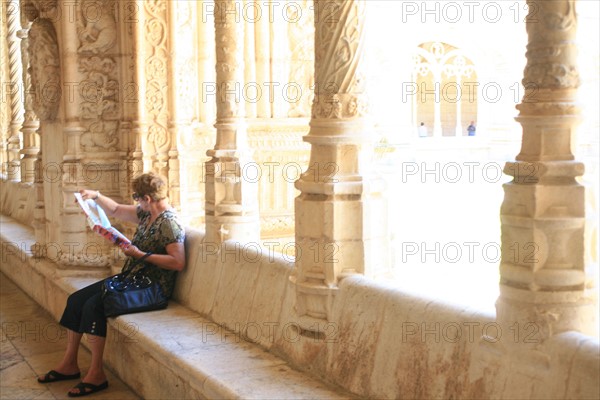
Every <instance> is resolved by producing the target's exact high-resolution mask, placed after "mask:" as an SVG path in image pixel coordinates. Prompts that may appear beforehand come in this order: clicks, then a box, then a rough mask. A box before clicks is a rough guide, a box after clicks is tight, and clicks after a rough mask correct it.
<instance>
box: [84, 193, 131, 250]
mask: <svg viewBox="0 0 600 400" xmlns="http://www.w3.org/2000/svg"><path fill="white" fill-rule="evenodd" d="M73 194H74V195H75V198H76V199H77V202H78V203H79V206H80V207H81V209H82V210H83V212H84V213H85V215H86V217H87V221H88V225H89V226H90V228H91V229H92V230H93V231H94V232H96V233H98V234H100V235H101V236H103V237H104V238H105V239H107V240H110V241H111V242H113V243H115V244H117V245H121V244H129V243H131V241H130V240H129V239H127V237H126V236H125V235H123V234H122V233H121V232H119V231H118V230H117V229H115V228H113V227H112V226H111V224H110V221H109V220H108V217H107V216H106V213H105V212H104V210H103V209H102V207H100V206H99V205H98V203H96V202H95V201H94V200H92V199H87V200H84V199H83V198H82V197H81V194H80V193H73Z"/></svg>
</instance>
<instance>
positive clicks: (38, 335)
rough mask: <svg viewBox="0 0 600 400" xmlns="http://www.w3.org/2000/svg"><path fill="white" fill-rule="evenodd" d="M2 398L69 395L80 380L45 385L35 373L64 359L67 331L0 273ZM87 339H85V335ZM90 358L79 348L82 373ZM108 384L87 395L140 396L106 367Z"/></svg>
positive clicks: (47, 368) (97, 397) (109, 397)
mask: <svg viewBox="0 0 600 400" xmlns="http://www.w3.org/2000/svg"><path fill="white" fill-rule="evenodd" d="M0 324H1V337H0V399H10V400H13V399H66V398H69V397H68V396H67V392H68V390H69V389H70V388H71V387H72V386H74V385H75V384H77V381H76V380H75V381H63V382H55V383H50V384H45V385H42V384H40V383H38V382H37V380H36V377H37V376H38V375H41V374H44V373H45V372H47V371H48V370H50V369H52V367H53V366H54V365H55V364H56V363H57V362H58V361H59V360H60V359H61V357H62V354H63V350H64V349H65V346H66V332H65V330H64V328H62V327H61V326H60V325H58V323H56V321H54V319H53V318H52V317H51V316H50V314H48V313H47V312H46V311H45V310H44V309H42V308H41V307H40V306H38V305H37V303H35V302H34V301H33V300H32V299H31V298H29V297H28V296H27V295H26V294H25V293H23V292H22V291H21V290H20V289H19V288H18V287H17V286H16V285H15V284H14V283H13V282H12V281H10V280H9V279H8V278H7V277H6V276H5V275H3V274H0ZM84 340H85V339H84ZM89 362H90V353H89V351H88V350H87V349H85V348H84V347H83V346H82V348H81V350H80V352H79V365H80V367H81V369H82V371H81V372H82V376H83V375H84V374H85V372H86V369H87V366H88V365H89ZM106 372H107V375H108V381H109V385H110V386H109V388H108V389H107V390H104V391H102V392H99V393H96V394H93V395H90V396H86V398H93V399H119V400H121V399H138V398H139V397H138V396H137V395H136V394H135V393H133V392H132V391H131V389H129V387H127V385H126V384H125V383H123V382H122V381H121V380H120V379H118V378H117V377H116V376H115V375H114V374H113V373H111V371H109V370H107V371H106Z"/></svg>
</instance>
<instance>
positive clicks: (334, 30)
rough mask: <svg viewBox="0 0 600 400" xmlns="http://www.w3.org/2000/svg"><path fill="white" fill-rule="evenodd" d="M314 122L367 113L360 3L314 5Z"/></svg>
mask: <svg viewBox="0 0 600 400" xmlns="http://www.w3.org/2000/svg"><path fill="white" fill-rule="evenodd" d="M315 5H316V8H318V12H319V13H320V14H319V18H318V20H317V21H315V81H316V87H315V100H314V103H313V107H312V113H313V118H333V119H339V118H355V117H361V116H363V115H365V113H366V112H367V104H368V103H367V99H366V95H365V79H364V77H365V74H364V72H363V71H362V68H363V65H362V62H361V61H362V59H363V48H364V44H365V43H364V42H365V40H364V32H365V30H364V20H365V18H364V14H365V4H364V2H363V1H347V0H336V1H327V2H316V3H315Z"/></svg>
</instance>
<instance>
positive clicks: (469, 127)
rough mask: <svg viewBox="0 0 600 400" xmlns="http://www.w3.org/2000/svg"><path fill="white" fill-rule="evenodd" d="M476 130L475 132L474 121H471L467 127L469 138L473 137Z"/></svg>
mask: <svg viewBox="0 0 600 400" xmlns="http://www.w3.org/2000/svg"><path fill="white" fill-rule="evenodd" d="M476 130H477V128H476V127H475V121H471V123H470V124H469V126H468V127H467V132H468V134H469V136H475V131H476Z"/></svg>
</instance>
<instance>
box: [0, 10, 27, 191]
mask: <svg viewBox="0 0 600 400" xmlns="http://www.w3.org/2000/svg"><path fill="white" fill-rule="evenodd" d="M5 12H6V15H5V16H3V18H4V17H6V21H7V41H8V69H9V74H10V75H9V81H8V82H3V83H2V84H3V85H6V84H8V85H10V91H9V95H10V116H11V118H10V135H9V136H8V143H7V150H8V160H7V161H8V170H7V178H8V179H9V180H11V181H18V180H20V179H21V173H20V170H21V154H20V150H21V138H20V135H19V134H20V131H21V126H22V124H23V114H24V111H23V97H22V95H23V81H22V78H23V71H22V68H21V62H22V60H21V43H20V42H21V40H20V39H19V37H18V36H17V32H18V31H19V28H20V24H21V21H20V19H21V18H20V14H21V13H20V8H19V2H18V1H17V0H12V1H9V2H8V3H7V4H6V5H5ZM2 89H3V90H5V89H6V88H2Z"/></svg>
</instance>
